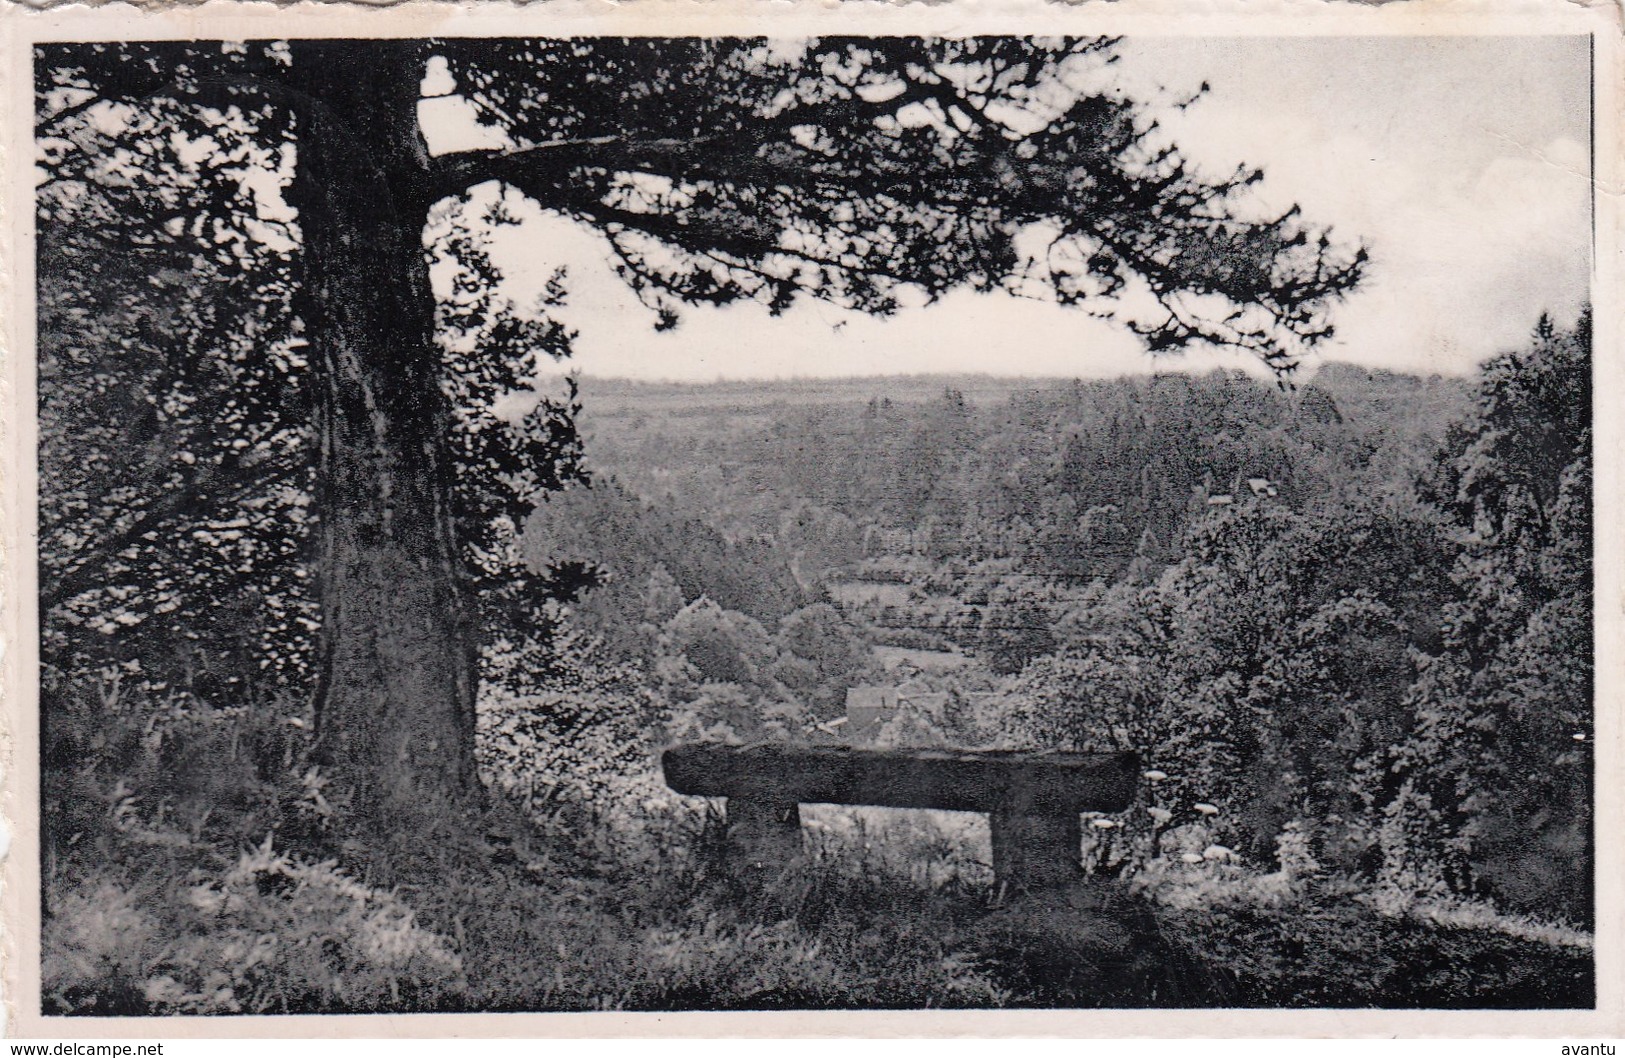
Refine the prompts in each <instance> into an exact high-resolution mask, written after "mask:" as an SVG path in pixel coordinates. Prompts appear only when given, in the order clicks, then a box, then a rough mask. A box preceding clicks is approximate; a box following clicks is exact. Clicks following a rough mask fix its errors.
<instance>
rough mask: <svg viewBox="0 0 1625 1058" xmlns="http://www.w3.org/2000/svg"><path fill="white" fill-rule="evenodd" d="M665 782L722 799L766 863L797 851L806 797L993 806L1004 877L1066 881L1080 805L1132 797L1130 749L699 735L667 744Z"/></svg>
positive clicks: (1034, 883)
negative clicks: (714, 739)
mask: <svg viewBox="0 0 1625 1058" xmlns="http://www.w3.org/2000/svg"><path fill="white" fill-rule="evenodd" d="M661 765H662V767H663V768H664V770H665V774H666V783H667V785H669V786H670V787H671V788H672V789H673V790H675V791H677V792H678V793H681V794H690V795H694V796H698V797H724V798H727V807H726V811H727V819H728V836H729V843H730V844H729V848H730V851H731V853H732V854H733V855H734V856H736V857H738V858H739V859H740V860H741V861H742V862H743V864H744V865H745V866H747V867H749V868H752V869H753V870H755V871H757V872H760V871H764V870H778V869H782V868H783V867H784V866H785V865H786V864H788V863H789V862H790V861H791V860H792V859H793V858H794V857H795V856H796V855H797V854H798V853H799V852H800V851H801V813H800V810H799V806H800V805H802V804H837V805H873V806H878V807H885V808H940V809H948V810H950V811H960V812H986V813H987V814H988V816H989V817H990V822H991V824H992V831H993V874H994V878H995V880H996V883H997V884H998V885H999V886H1001V887H1005V886H1008V887H1014V888H1021V889H1039V888H1049V887H1053V886H1058V885H1065V884H1067V883H1069V882H1071V881H1073V880H1075V879H1076V878H1077V877H1078V876H1079V874H1080V873H1081V868H1080V867H1079V862H1078V861H1079V855H1080V848H1081V845H1082V841H1083V834H1082V827H1081V825H1080V823H1079V820H1078V816H1079V813H1082V812H1120V811H1122V810H1124V809H1125V808H1127V807H1128V806H1129V805H1130V803H1132V801H1133V800H1134V793H1135V788H1136V786H1137V784H1138V782H1139V772H1140V765H1139V758H1138V757H1137V756H1136V755H1135V754H1133V753H1030V752H1020V751H1005V750H952V749H856V748H850V747H845V746H797V745H790V744H786V743H777V742H774V743H758V744H756V745H749V746H730V745H722V744H719V743H694V744H689V745H682V746H675V747H673V748H671V749H668V750H667V751H666V752H665V754H664V756H663V757H662V760H661Z"/></svg>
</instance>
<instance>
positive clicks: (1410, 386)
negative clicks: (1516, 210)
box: [532, 364, 1471, 618]
mask: <svg viewBox="0 0 1625 1058" xmlns="http://www.w3.org/2000/svg"><path fill="white" fill-rule="evenodd" d="M1470 394H1471V385H1470V383H1469V382H1468V381H1466V380H1461V379H1453V378H1441V377H1437V376H1435V377H1432V378H1419V377H1415V376H1410V375H1401V374H1394V373H1390V372H1384V371H1367V370H1364V369H1361V368H1357V367H1353V366H1350V365H1346V364H1330V365H1327V366H1325V367H1323V368H1322V369H1321V370H1320V372H1319V373H1318V374H1317V375H1316V376H1315V377H1314V378H1313V379H1312V380H1311V381H1309V382H1308V383H1306V384H1303V385H1301V386H1299V387H1298V388H1297V389H1295V390H1286V391H1283V390H1280V389H1278V388H1276V387H1274V386H1272V385H1269V384H1266V383H1262V382H1259V381H1257V380H1255V379H1251V378H1248V377H1245V376H1243V375H1240V374H1225V373H1222V372H1214V373H1211V374H1207V375H1201V376H1191V375H1186V374H1166V375H1158V376H1150V377H1136V378H1125V379H1114V380H1102V381H1088V382H1085V381H1077V382H1044V381H1034V380H1019V379H997V378H989V377H985V376H937V377H908V378H873V379H839V380H795V381H776V382H725V383H716V384H711V385H690V384H666V383H637V382H627V381H620V380H608V379H596V378H587V379H584V380H582V382H581V406H582V411H581V415H580V425H581V429H582V432H583V435H584V437H585V439H586V451H587V460H588V464H589V466H590V467H591V468H592V469H593V471H594V473H595V475H596V477H597V480H598V486H597V487H596V488H595V489H594V490H592V495H591V496H590V497H589V496H587V495H585V494H580V493H577V494H574V495H567V496H564V497H559V498H556V500H555V502H553V503H551V504H550V505H549V507H550V511H549V513H548V514H547V515H546V516H544V517H542V518H540V519H539V520H538V523H537V526H536V531H535V532H533V534H532V548H533V555H534V557H536V558H538V559H541V558H543V557H545V556H547V555H549V554H552V553H554V552H556V551H560V550H562V551H571V552H576V551H579V552H580V553H581V556H582V557H589V556H590V557H595V558H596V559H597V560H598V561H600V562H602V563H604V564H605V565H606V567H608V568H609V569H611V570H614V569H619V570H621V571H622V572H623V573H627V574H635V575H639V576H641V575H643V574H645V573H646V572H647V570H648V569H649V568H652V566H653V565H655V564H661V565H665V566H666V567H667V568H668V570H669V571H670V572H671V573H672V574H673V575H674V576H675V578H676V580H677V582H678V585H679V587H680V588H681V589H682V590H683V592H684V594H685V595H687V596H689V597H695V596H698V595H701V594H704V595H708V596H709V597H711V598H713V599H718V600H719V601H722V602H723V605H726V606H730V607H732V606H737V607H738V608H740V609H742V610H744V611H745V612H749V613H752V614H753V615H755V616H758V617H760V618H777V617H779V616H782V615H783V614H784V613H786V612H788V611H789V610H790V609H793V608H794V605H795V603H796V601H797V599H796V588H797V585H799V588H800V590H801V591H802V592H803V593H806V594H808V595H816V594H817V587H818V584H819V582H820V580H821V579H823V578H825V577H826V576H828V575H830V574H832V573H833V574H842V575H844V574H849V573H851V572H854V571H855V570H856V569H857V568H858V567H859V566H860V565H861V564H864V563H867V564H868V567H869V568H870V569H871V570H873V569H875V568H877V567H879V566H882V565H884V564H885V563H886V562H887V561H888V560H890V561H892V562H893V563H894V564H895V562H896V561H897V560H901V559H904V558H908V557H911V556H917V557H920V558H923V559H926V560H929V561H944V560H948V559H950V558H951V559H954V560H957V561H962V562H963V561H970V562H975V561H981V560H986V559H1007V560H1013V561H1017V562H1019V563H1020V564H1021V565H1022V566H1023V567H1025V568H1028V569H1030V570H1031V571H1033V572H1035V573H1043V574H1045V575H1049V576H1054V577H1058V578H1062V579H1065V580H1069V581H1073V582H1087V581H1089V580H1092V579H1094V578H1097V577H1104V578H1107V579H1111V578H1114V577H1117V576H1120V575H1121V574H1122V573H1123V572H1124V571H1125V570H1126V569H1127V568H1128V567H1129V565H1130V564H1131V563H1132V562H1133V561H1134V559H1135V558H1136V556H1138V557H1139V558H1140V559H1142V560H1143V562H1146V563H1150V564H1152V565H1156V564H1160V563H1162V562H1165V561H1166V560H1167V559H1168V557H1169V556H1170V554H1171V553H1172V552H1171V549H1173V548H1174V547H1175V546H1176V545H1177V542H1178V540H1179V537H1180V534H1181V533H1182V532H1183V530H1184V528H1185V527H1186V525H1188V524H1189V522H1190V519H1191V517H1192V516H1193V515H1194V514H1196V513H1199V512H1200V511H1201V510H1203V509H1205V507H1206V505H1207V504H1208V502H1209V500H1211V499H1213V498H1214V497H1222V496H1225V495H1231V494H1233V493H1235V492H1237V490H1240V489H1245V488H1247V481H1248V479H1251V478H1262V479H1267V480H1268V481H1269V482H1270V483H1271V485H1272V486H1273V487H1274V488H1275V489H1276V491H1277V494H1278V495H1279V497H1280V498H1281V499H1282V500H1283V501H1284V502H1287V503H1290V504H1291V505H1293V506H1294V507H1295V508H1298V509H1303V510H1308V509H1313V508H1315V507H1317V506H1320V505H1324V504H1326V503H1334V502H1343V501H1345V500H1346V499H1347V497H1348V495H1349V494H1350V493H1351V492H1363V493H1373V492H1382V491H1384V490H1387V489H1391V488H1395V487H1398V488H1408V486H1409V482H1410V479H1411V478H1412V476H1414V474H1415V473H1416V472H1418V471H1419V470H1420V469H1421V468H1422V467H1424V466H1425V465H1426V464H1427V462H1428V460H1429V459H1431V458H1432V456H1433V454H1434V452H1435V451H1436V450H1437V448H1438V446H1439V444H1440V443H1441V441H1442V440H1443V437H1444V433H1445V430H1446V427H1447V426H1448V424H1449V423H1451V422H1452V421H1454V420H1456V419H1459V418H1460V417H1461V415H1462V414H1463V413H1464V412H1465V410H1466V408H1467V406H1468V403H1469V397H1470ZM589 527H595V528H592V529H591V530H589ZM582 533H585V534H588V535H589V536H590V537H592V538H593V540H594V543H595V545H596V546H594V547H591V548H588V547H576V546H575V545H578V544H585V543H586V540H585V539H581V538H579V534H582ZM634 538H636V541H635V543H634ZM617 541H620V543H621V544H622V545H624V546H617ZM741 567H744V568H741Z"/></svg>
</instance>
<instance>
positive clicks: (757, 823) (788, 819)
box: [727, 797, 801, 873]
mask: <svg viewBox="0 0 1625 1058" xmlns="http://www.w3.org/2000/svg"><path fill="white" fill-rule="evenodd" d="M727 812H728V842H729V848H730V851H731V855H732V856H733V858H734V860H735V861H736V862H738V863H739V864H741V865H742V866H744V867H746V868H747V869H749V870H751V871H753V872H758V873H766V872H770V871H774V872H776V871H780V870H783V869H784V868H785V867H786V866H788V865H789V864H790V863H791V861H793V860H794V859H795V858H796V857H798V856H800V855H801V806H800V805H798V804H796V803H795V802H794V801H789V802H783V801H759V800H756V799H755V798H750V797H730V798H728V804H727Z"/></svg>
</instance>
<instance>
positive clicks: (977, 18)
mask: <svg viewBox="0 0 1625 1058" xmlns="http://www.w3.org/2000/svg"><path fill="white" fill-rule="evenodd" d="M0 2H4V0H0ZM42 8H49V10H42ZM831 32H840V33H848V34H851V33H864V32H870V33H878V34H905V33H907V34H921V33H934V34H945V35H955V34H967V33H1045V34H1055V33H1076V34H1101V33H1104V34H1117V33H1137V34H1165V35H1236V36H1240V35H1262V36H1267V35H1292V36H1312V35H1325V34H1340V33H1361V34H1395V35H1410V34H1426V35H1449V34H1527V33H1564V34H1587V35H1590V36H1591V37H1592V40H1593V46H1594V49H1595V50H1594V55H1595V59H1596V61H1595V69H1594V93H1595V95H1594V98H1595V107H1594V129H1595V136H1594V152H1593V153H1594V159H1595V161H1594V167H1595V172H1596V194H1595V202H1596V214H1595V220H1596V223H1595V228H1594V240H1595V255H1594V256H1595V260H1596V265H1595V267H1594V271H1593V299H1592V300H1593V305H1594V309H1595V320H1596V346H1595V350H1596V356H1595V362H1596V363H1595V368H1594V371H1595V381H1596V387H1595V392H1596V396H1595V405H1594V406H1595V442H1596V447H1595V462H1596V489H1597V521H1596V540H1597V541H1598V551H1597V588H1598V591H1597V623H1596V637H1597V643H1596V647H1597V688H1598V692H1597V701H1598V703H1599V706H1598V716H1597V725H1596V735H1597V783H1596V789H1597V832H1598V835H1599V845H1598V857H1597V859H1598V862H1597V877H1598V930H1597V974H1598V978H1597V986H1598V1007H1597V1009H1595V1010H1592V1011H1532V1012H1500V1011H1467V1012H1441V1011H1329V1010H1313V1011H1253V1010H1231V1009H1225V1010H1195V1011H1160V1010H1146V1011H951V1012H939V1011H930V1012H927V1011H905V1012H896V1011H884V1012H880V1011H850V1012H841V1011H836V1012H791V1013H749V1014H715V1013H679V1014H620V1013H608V1014H502V1015H486V1014H465V1015H444V1014H438V1015H434V1014H426V1015H356V1016H328V1015H307V1016H278V1017H234V1018H44V1017H41V1016H39V1014H38V1013H37V1012H38V1010H39V998H40V997H39V969H40V967H39V907H38V893H39V883H40V878H39V860H38V841H37V832H38V814H39V813H38V809H39V799H38V780H39V761H38V754H37V746H38V718H37V714H36V705H37V702H36V696H37V687H36V677H35V674H36V671H37V643H36V638H35V636H36V632H35V630H36V628H37V616H36V614H35V609H36V607H35V605H34V599H35V591H36V581H35V568H34V543H33V534H34V525H35V518H36V506H35V501H34V489H35V485H36V472H35V464H34V451H35V443H36V431H35V425H36V424H35V420H34V402H33V393H34V357H33V349H34V345H33V339H34V334H33V332H34V310H33V297H32V291H33V271H32V269H33V261H32V221H33V210H32V191H33V179H32V77H31V73H30V67H29V49H30V46H31V45H32V43H34V42H36V41H41V40H93V39H109V40H117V39H135V38H146V39H188V38H201V39H244V38H250V37H261V38H265V37H270V38H280V37H310V36H338V37H344V36H367V37H385V36H413V37H416V36H465V35H466V36H485V35H490V36H508V35H512V36H523V35H569V34H582V35H590V34H611V35H617V36H619V35H630V36H642V35H650V36H656V35H685V34H693V35H712V34H727V33H751V34H759V33H772V34H775V35H784V36H795V35H800V34H805V33H831ZM1622 83H1625V64H1622V48H1621V8H1620V6H1618V4H1616V3H1613V2H1607V3H1604V2H1587V3H1580V2H1571V0H1505V2H1467V0H1395V2H1391V3H1387V4H1384V5H1382V6H1381V7H1375V6H1369V5H1360V4H1352V3H1331V2H1327V0H1271V2H1268V3H1264V2H1246V3H1244V2H1238V0H1215V2H1211V3H1205V4H1200V5H1197V4H1193V3H1189V2H1183V3H1181V2H1173V0H1160V2H1159V0H1116V2H1110V3H1106V2H1091V3H1082V4H1070V3H1065V2H1064V0H1051V2H1044V0H941V2H937V3H929V2H926V0H916V2H913V3H908V4H885V3H878V2H871V0H842V2H837V0H823V2H820V0H706V2H699V0H631V2H627V3H611V2H605V0H530V2H528V3H517V4H510V3H486V2H481V3H475V2H473V0H470V2H469V3H466V4H462V5H457V4H436V3H425V2H422V0H379V2H377V3H360V2H355V3H321V4H313V3H308V2H305V3H287V4H281V3H270V2H257V3H229V2H224V3H223V2H221V0H205V2H201V3H196V4H193V3H161V2H160V3H148V4H142V5H135V4H130V3H107V4H101V5H90V4H84V3H65V4H55V3H51V2H50V0H35V2H34V4H33V6H32V7H24V6H21V5H15V4H14V5H13V6H10V7H5V8H0V101H3V102H4V104H5V118H4V122H5V124H4V129H3V131H0V173H4V177H5V184H4V185H3V186H4V189H5V190H4V195H3V197H0V438H3V442H0V608H3V613H0V616H3V623H0V702H3V710H4V711H3V714H0V721H3V727H0V820H3V822H4V824H5V826H6V828H7V830H8V832H9V838H10V840H9V847H8V851H7V854H6V859H5V864H4V873H3V875H0V877H3V890H0V909H3V918H0V924H3V926H4V930H3V934H0V960H3V967H0V986H3V993H0V994H3V996H4V1006H5V1010H4V1014H5V1016H6V1021H5V1026H4V1032H5V1034H6V1035H9V1036H12V1037H18V1036H21V1037H55V1038H91V1037H125V1038H138V1037H158V1038H182V1037H193V1036H197V1037H301V1036H322V1037H351V1038H376V1037H406V1038H411V1037H452V1036H456V1037H548V1036H552V1037H654V1036H671V1037H717V1036H728V1037H785V1036H796V1037H819V1036H823V1037H828V1036H859V1037H919V1036H944V1037H945V1036H1014V1035H1022V1036H1062V1037H1099V1038H1125V1037H1147V1038H1175V1037H1193V1036H1202V1037H1215V1036H1218V1037H1278V1036H1286V1037H1368V1036H1400V1037H1498V1038H1499V1037H1520V1036H1533V1037H1553V1036H1559V1035H1561V1036H1565V1037H1570V1038H1586V1037H1593V1038H1595V1037H1610V1036H1615V1037H1617V1036H1619V1035H1621V1034H1622V1033H1625V962H1622V955H1625V952H1622V947H1625V919H1622V914H1621V913H1622V907H1621V898H1622V896H1625V854H1622V851H1625V850H1622V846H1621V845H1620V844H1619V841H1618V839H1615V840H1612V841H1610V840H1608V836H1609V835H1618V834H1625V811H1622V804H1621V787H1622V785H1625V768H1622V762H1625V752H1622V750H1625V740H1622V736H1625V725H1622V722H1621V719H1622V718H1621V709H1620V704H1619V703H1620V694H1619V692H1620V690H1621V689H1622V688H1625V649H1622V648H1625V590H1622V589H1625V576H1622V573H1625V546H1621V545H1622V542H1625V532H1622V530H1625V524H1622V519H1621V512H1622V511H1625V470H1622V469H1621V468H1622V467H1625V416H1621V415H1619V409H1620V408H1621V407H1625V402H1622V401H1621V398H1622V397H1625V362H1622V359H1625V358H1622V357H1621V353H1622V352H1625V349H1622V348H1621V345H1620V328H1619V322H1618V316H1619V303H1618V297H1619V292H1620V286H1619V277H1620V270H1619V256H1618V255H1619V248H1620V246H1621V245H1625V243H1622V241H1621V234H1622V233H1621V228H1620V210H1619V201H1620V192H1621V190H1622V186H1625V185H1622V183H1621V174H1622V169H1625V165H1622V157H1621V150H1620V139H1619V132H1620V94H1621V89H1620V86H1621V84H1622ZM1609 545H1612V546H1609Z"/></svg>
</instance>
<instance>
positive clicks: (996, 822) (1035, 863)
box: [991, 812, 1083, 890]
mask: <svg viewBox="0 0 1625 1058" xmlns="http://www.w3.org/2000/svg"><path fill="white" fill-rule="evenodd" d="M991 822H992V824H993V880H994V884H995V885H997V886H998V887H1000V888H1001V889H1005V888H1008V889H1015V890H1022V889H1026V890H1032V889H1053V888H1055V887H1057V886H1063V885H1070V884H1071V883H1073V882H1075V881H1077V880H1078V879H1079V878H1081V877H1082V876H1083V868H1082V866H1081V865H1080V863H1079V859H1080V857H1081V854H1082V845H1083V826H1082V824H1081V823H1079V821H1078V816H1077V813H1075V812H1074V813H1068V814H1062V815H1023V814H1020V813H1016V812H994V813H992V820H991Z"/></svg>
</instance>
